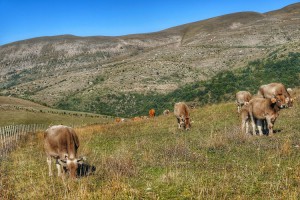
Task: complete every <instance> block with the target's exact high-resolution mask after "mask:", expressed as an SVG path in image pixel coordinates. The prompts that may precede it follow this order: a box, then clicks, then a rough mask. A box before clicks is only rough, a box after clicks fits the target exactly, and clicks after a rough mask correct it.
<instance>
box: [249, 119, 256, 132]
mask: <svg viewBox="0 0 300 200" xmlns="http://www.w3.org/2000/svg"><path fill="white" fill-rule="evenodd" d="M250 118H251V124H252V131H253V132H252V134H253V135H256V129H255V121H254V117H253V115H252V114H250Z"/></svg>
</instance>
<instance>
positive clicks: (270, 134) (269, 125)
mask: <svg viewBox="0 0 300 200" xmlns="http://www.w3.org/2000/svg"><path fill="white" fill-rule="evenodd" d="M267 124H268V129H269V136H272V135H273V123H272V121H271V119H270V118H268V119H267Z"/></svg>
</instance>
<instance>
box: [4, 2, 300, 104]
mask: <svg viewBox="0 0 300 200" xmlns="http://www.w3.org/2000/svg"><path fill="white" fill-rule="evenodd" d="M299 30H300V3H296V4H293V5H289V6H286V7H284V8H282V9H279V10H275V11H271V12H267V13H256V12H251V11H249V12H239V13H232V14H227V15H223V16H217V17H213V18H209V19H206V20H201V21H197V22H191V23H188V24H184V25H180V26H176V27H171V28H168V29H165V30H162V31H158V32H153V33H147V34H132V35H125V36H91V37H79V36H74V35H61V36H46V37H39V38H32V39H29V40H25V41H18V42H14V43H10V44H6V45H3V46H0V69H1V71H0V94H2V95H13V96H17V97H22V98H29V99H32V100H35V101H37V102H41V103H46V104H47V105H49V106H55V105H56V104H57V103H58V102H61V101H64V100H67V99H68V98H69V97H70V96H73V97H74V96H75V97H76V98H77V99H80V101H81V102H84V101H86V102H87V104H88V102H89V101H90V100H89V99H95V97H96V96H97V97H99V98H101V99H109V98H107V95H112V94H113V95H123V94H127V93H132V92H133V93H140V94H146V93H152V92H157V93H168V92H171V91H174V90H176V89H178V88H179V87H181V86H184V85H186V84H189V83H194V82H197V81H202V80H207V79H209V78H211V77H213V76H214V75H215V74H217V73H219V72H221V71H224V70H233V69H236V68H241V67H243V66H245V65H246V64H247V63H248V62H251V61H254V60H256V59H262V58H265V57H266V56H267V55H269V54H270V53H272V52H277V54H278V57H279V58H280V57H285V56H286V54H287V53H288V52H299V51H300V50H299V46H300V45H299V43H300V36H299V34H298V31H299ZM129 102H131V101H129Z"/></svg>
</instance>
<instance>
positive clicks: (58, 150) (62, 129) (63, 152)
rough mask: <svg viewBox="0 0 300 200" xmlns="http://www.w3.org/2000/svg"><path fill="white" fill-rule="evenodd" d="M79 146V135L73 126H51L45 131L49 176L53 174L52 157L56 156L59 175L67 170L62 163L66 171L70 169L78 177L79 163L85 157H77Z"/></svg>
mask: <svg viewBox="0 0 300 200" xmlns="http://www.w3.org/2000/svg"><path fill="white" fill-rule="evenodd" d="M78 147H79V140H78V137H77V135H76V133H75V131H74V130H73V129H72V128H71V127H67V126H63V125H58V126H51V127H49V128H48V129H47V130H46V131H45V133H44V148H45V152H46V155H47V162H48V165H49V176H52V175H53V174H52V170H51V158H55V159H56V167H57V170H58V176H61V173H62V172H63V173H64V172H65V171H64V170H62V168H61V165H62V166H63V167H64V169H66V171H69V173H70V177H71V178H76V175H77V173H78V171H77V170H78V165H79V164H82V163H83V158H81V159H77V149H78ZM80 168H81V167H80ZM85 168H86V167H85ZM86 169H87V168H86ZM91 170H92V169H91Z"/></svg>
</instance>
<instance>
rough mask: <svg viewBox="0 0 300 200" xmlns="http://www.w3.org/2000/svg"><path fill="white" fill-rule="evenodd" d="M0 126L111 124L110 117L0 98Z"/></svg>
mask: <svg viewBox="0 0 300 200" xmlns="http://www.w3.org/2000/svg"><path fill="white" fill-rule="evenodd" d="M0 112H1V115H0V126H7V125H13V124H46V125H47V126H49V125H51V124H65V125H69V126H84V125H89V124H105V123H108V122H112V121H113V119H112V118H111V117H110V116H105V115H99V114H94V113H85V112H75V111H66V110H58V109H52V108H49V107H46V106H43V105H40V104H37V103H34V102H31V101H27V100H23V99H19V98H14V97H4V96H0Z"/></svg>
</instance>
